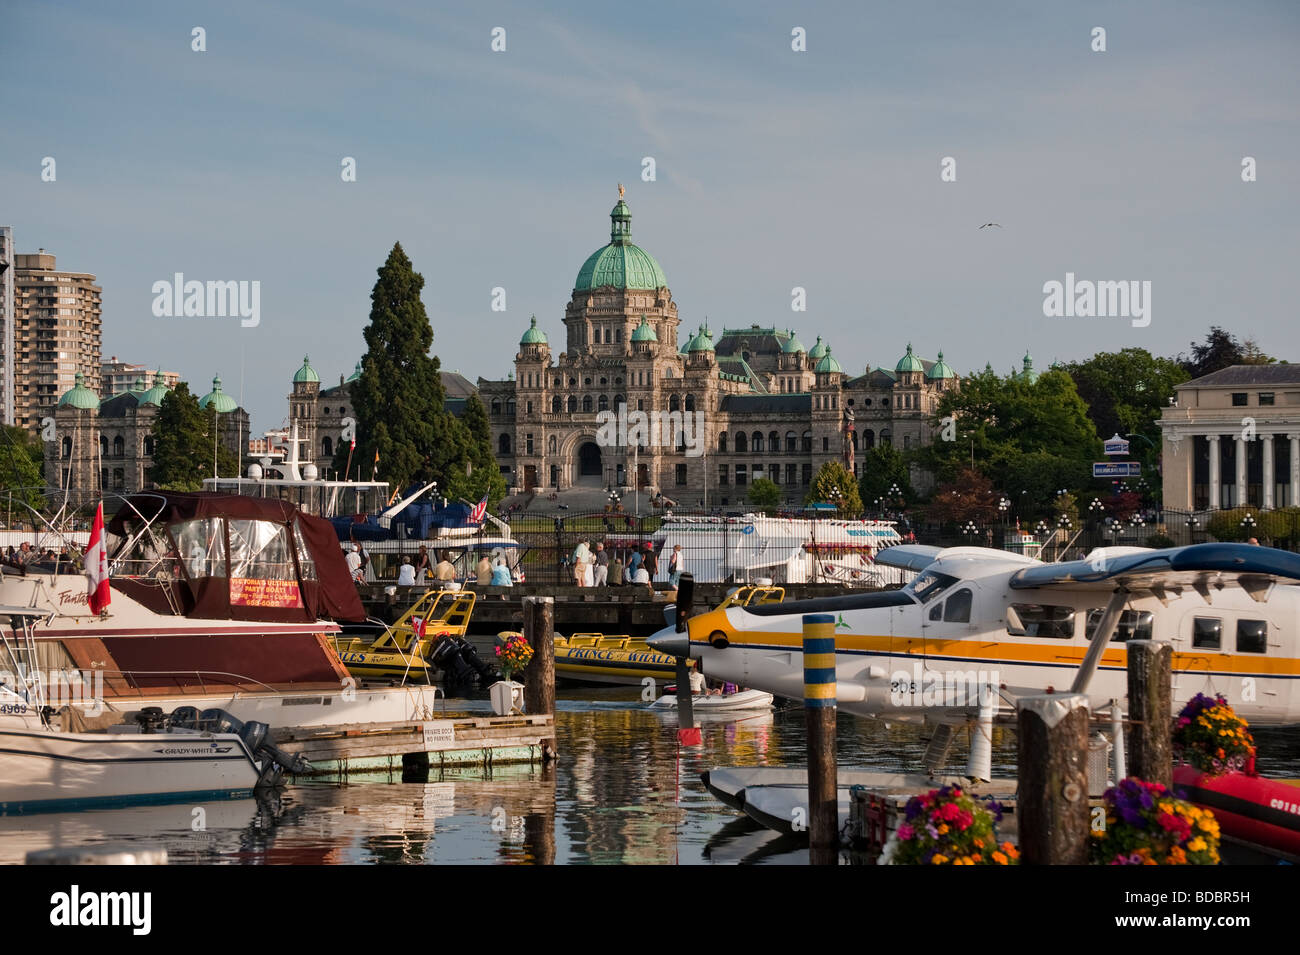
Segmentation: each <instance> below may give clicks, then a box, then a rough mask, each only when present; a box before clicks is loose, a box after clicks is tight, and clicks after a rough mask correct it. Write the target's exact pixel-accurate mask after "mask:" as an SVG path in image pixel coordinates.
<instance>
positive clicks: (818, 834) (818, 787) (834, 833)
mask: <svg viewBox="0 0 1300 955" xmlns="http://www.w3.org/2000/svg"><path fill="white" fill-rule="evenodd" d="M803 705H804V714H805V718H806V723H807V727H808V846H809V861H810V862H811V863H812V864H813V865H834V864H836V863H837V862H838V861H839V845H840V834H839V833H840V814H839V785H838V779H837V774H836V770H835V716H836V705H835V617H834V615H833V614H828V613H809V614H804V617H803Z"/></svg>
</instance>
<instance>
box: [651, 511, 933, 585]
mask: <svg viewBox="0 0 1300 955" xmlns="http://www.w3.org/2000/svg"><path fill="white" fill-rule="evenodd" d="M652 540H653V544H654V548H655V550H656V551H657V552H658V559H659V566H660V569H661V570H662V569H666V568H667V561H668V559H669V557H670V556H671V555H672V553H673V549H674V548H675V547H676V546H678V545H680V546H681V549H682V550H681V554H682V567H681V570H682V571H684V572H689V573H691V574H693V575H694V577H695V579H696V580H697V581H726V580H732V581H735V582H737V583H740V582H747V581H751V580H754V579H755V578H758V577H768V578H771V579H773V580H774V581H776V582H777V583H810V582H827V583H842V584H844V585H846V586H850V587H889V586H902V585H903V584H904V583H906V582H907V580H908V579H909V578H910V576H911V575H910V574H907V573H906V572H903V571H900V570H899V569H898V568H896V567H887V566H884V565H880V564H877V563H875V559H874V558H875V555H876V554H878V553H879V552H880V551H881V550H882V549H884V548H886V547H890V546H893V545H894V544H899V543H902V540H903V539H902V537H901V536H900V535H899V533H898V531H897V530H896V529H895V526H894V523H893V522H892V521H842V520H831V519H812V518H810V519H805V518H789V517H766V516H764V515H762V514H745V515H743V516H740V517H672V516H665V518H664V521H663V523H662V524H661V525H660V527H659V529H658V530H657V531H656V532H655V534H654V536H653V538H652Z"/></svg>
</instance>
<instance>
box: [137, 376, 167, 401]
mask: <svg viewBox="0 0 1300 955" xmlns="http://www.w3.org/2000/svg"><path fill="white" fill-rule="evenodd" d="M170 390H171V389H170V388H168V387H167V382H166V381H164V380H163V373H162V369H161V368H160V369H159V370H158V371H156V372H154V376H153V387H152V388H150V389H149V390H148V391H146V392H145V393H144V394H142V395H141V396H140V404H142V405H158V406H159V407H161V406H162V403H163V399H164V398H166V397H167V392H168V391H170Z"/></svg>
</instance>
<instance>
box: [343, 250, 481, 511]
mask: <svg viewBox="0 0 1300 955" xmlns="http://www.w3.org/2000/svg"><path fill="white" fill-rule="evenodd" d="M378 273H379V279H378V280H377V281H376V282H375V287H374V289H373V290H372V291H371V293H370V324H369V325H367V326H366V331H365V339H366V354H365V356H364V357H363V358H362V360H361V376H360V377H359V378H358V379H357V380H356V381H354V382H353V383H352V388H351V396H352V405H353V409H354V411H355V414H356V419H357V448H356V452H355V454H354V455H353V457H352V461H353V473H354V474H355V473H356V467H357V465H360V468H361V475H362V477H363V478H366V477H369V473H368V472H370V471H371V470H372V469H373V467H374V462H375V458H376V453H377V454H378V473H379V476H380V477H381V478H382V479H384V480H386V481H388V483H389V485H390V486H392V487H393V488H394V489H404V488H405V487H407V486H408V485H410V484H412V483H415V482H425V481H432V480H438V481H441V482H443V483H444V486H445V485H447V484H449V482H450V480H451V475H452V472H453V471H454V470H455V469H456V468H457V467H459V468H460V470H461V471H463V470H464V459H465V456H466V450H467V449H466V447H465V441H466V436H467V434H468V432H467V431H466V430H465V429H464V428H460V427H457V424H456V421H455V419H454V418H453V417H452V416H451V415H450V414H449V413H448V412H447V411H446V409H445V408H444V407H443V405H444V401H445V394H444V391H443V387H442V376H441V373H440V368H439V362H438V358H437V356H435V355H431V354H430V353H429V351H430V349H431V348H432V347H433V328H432V326H430V324H429V317H428V315H427V314H426V313H425V311H424V303H423V302H422V301H420V291H421V289H423V288H424V276H422V275H420V274H419V273H418V272H416V271H415V269H414V268H412V266H411V260H410V259H409V258H407V256H406V253H405V252H404V251H403V250H402V246H401V243H397V244H396V245H394V246H393V250H392V251H391V252H390V253H389V254H388V259H387V261H386V262H384V264H383V265H382V266H380V268H379V270H378ZM347 458H348V446H347V445H343V446H342V447H340V448H339V453H338V454H337V455H336V456H335V459H334V466H335V468H336V469H338V470H339V471H340V472H341V471H342V470H343V469H344V468H346V467H347Z"/></svg>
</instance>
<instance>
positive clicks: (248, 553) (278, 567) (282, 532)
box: [230, 521, 295, 580]
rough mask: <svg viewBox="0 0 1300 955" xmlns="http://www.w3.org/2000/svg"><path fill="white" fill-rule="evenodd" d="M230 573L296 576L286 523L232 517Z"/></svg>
mask: <svg viewBox="0 0 1300 955" xmlns="http://www.w3.org/2000/svg"><path fill="white" fill-rule="evenodd" d="M230 576H231V578H232V579H233V578H246V579H251V580H294V579H295V574H294V569H293V557H292V556H291V555H290V553H289V535H288V532H287V530H286V529H285V527H284V526H283V525H280V524H275V523H272V522H271V521H230Z"/></svg>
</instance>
